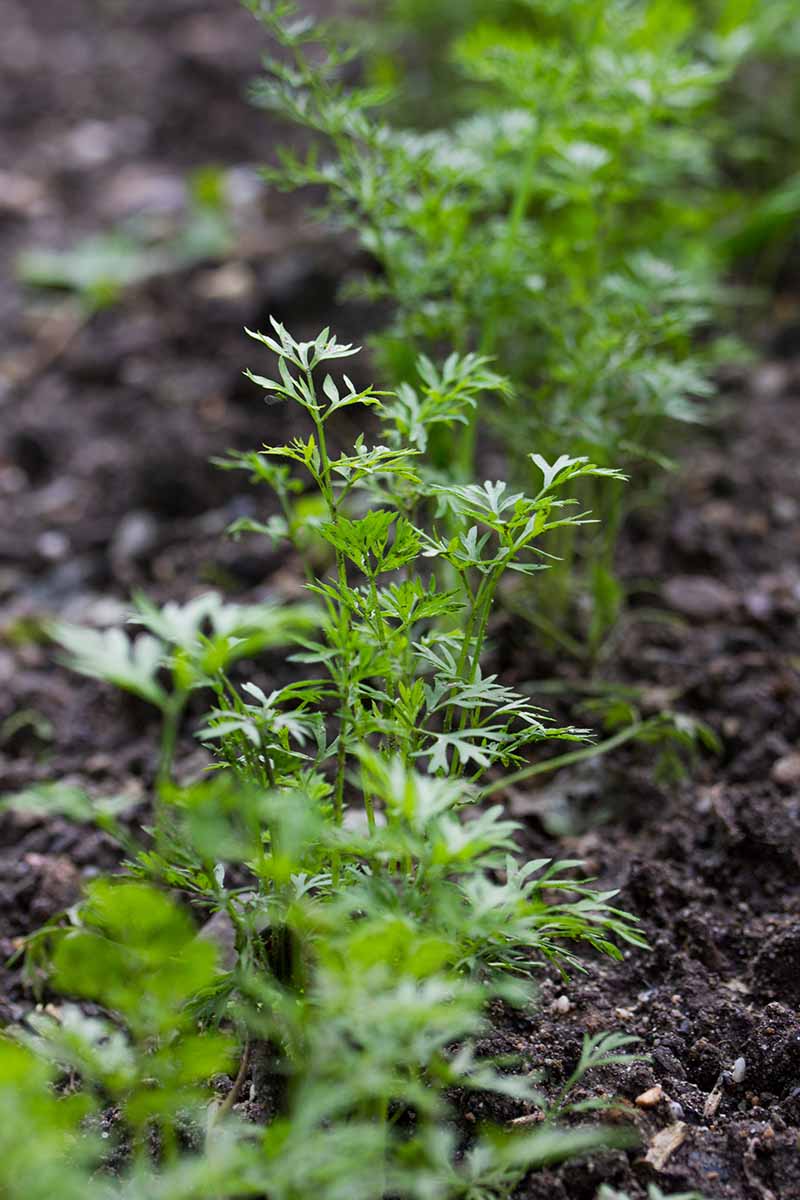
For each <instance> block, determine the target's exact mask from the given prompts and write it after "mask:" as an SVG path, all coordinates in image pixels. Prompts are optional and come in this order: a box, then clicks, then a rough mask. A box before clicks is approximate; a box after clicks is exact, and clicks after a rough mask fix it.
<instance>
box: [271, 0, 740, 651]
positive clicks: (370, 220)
mask: <svg viewBox="0 0 800 1200" xmlns="http://www.w3.org/2000/svg"><path fill="white" fill-rule="evenodd" d="M249 7H250V8H251V9H252V10H253V11H254V13H255V14H256V15H257V16H258V17H260V19H261V20H262V21H263V23H264V25H265V27H266V28H267V30H268V31H269V33H270V34H271V35H272V36H273V38H274V39H275V41H276V42H277V43H278V44H279V46H280V47H281V54H280V56H279V57H278V56H274V57H268V58H267V60H266V62H265V77H264V79H263V80H262V81H261V82H260V83H259V84H258V86H257V89H256V92H255V96H256V99H257V101H258V102H259V103H262V104H263V105H265V106H267V107H269V108H271V109H273V110H275V111H277V112H278V113H279V114H281V115H283V116H285V117H287V118H289V119H290V120H291V121H292V122H293V123H295V124H297V125H301V126H303V127H305V129H306V130H308V131H309V132H310V133H311V135H312V139H313V140H312V147H311V149H310V151H309V152H308V153H307V154H306V155H305V156H302V155H299V154H297V153H295V152H292V151H290V150H284V151H283V152H282V153H281V156H280V165H279V166H277V167H274V168H270V169H269V170H268V171H267V172H266V173H265V174H266V177H267V179H268V180H270V181H274V182H276V183H277V184H278V185H279V186H281V187H289V188H294V187H299V186H302V185H305V184H309V183H313V184H318V185H323V186H324V187H325V189H326V192H327V201H326V206H325V210H324V211H325V215H326V217H328V218H332V219H333V220H334V221H335V223H336V224H337V225H338V226H339V227H342V228H344V229H347V230H351V231H352V232H353V234H354V235H355V236H356V237H357V238H358V239H359V241H360V243H361V244H362V246H364V247H365V248H366V249H367V250H368V251H369V252H370V253H371V254H372V255H373V256H374V258H375V259H376V261H377V264H378V266H379V268H380V275H378V276H376V275H372V276H370V277H369V279H366V280H364V285H363V287H364V291H365V292H366V294H367V295H369V296H371V297H373V298H375V299H386V300H388V301H389V302H390V304H391V309H390V312H391V315H390V317H389V320H388V325H387V327H386V328H385V329H384V330H383V331H382V332H381V333H380V334H379V335H378V336H377V337H376V338H375V339H374V344H375V346H376V348H377V351H378V356H379V361H380V362H381V363H382V365H383V366H384V368H385V370H386V374H387V376H389V377H391V378H395V379H396V378H400V379H407V380H409V381H410V382H412V383H413V382H414V381H415V380H416V379H417V378H418V375H417V368H416V364H415V358H416V354H417V353H418V351H419V350H427V351H431V350H433V349H435V348H436V347H437V346H439V345H441V344H445V345H452V346H455V347H457V348H458V349H459V350H461V351H462V352H466V351H468V350H470V349H472V350H475V351H477V352H479V353H481V354H497V356H498V357H499V358H500V359H501V360H502V362H503V364H504V367H505V369H506V371H507V374H508V376H509V383H510V385H511V386H509V388H508V389H507V390H506V391H505V392H504V394H503V396H502V397H499V398H498V399H497V400H495V401H493V402H491V403H485V402H484V403H482V404H481V405H479V407H478V408H477V410H476V411H475V412H474V413H473V414H470V419H469V420H468V421H467V422H466V423H465V425H464V426H463V429H462V430H461V431H460V432H459V434H458V436H457V437H453V436H450V437H449V438H448V439H447V440H446V441H445V440H444V439H437V440H436V443H435V450H436V453H437V455H438V457H439V460H440V464H441V466H442V467H443V468H444V469H445V470H447V471H449V472H450V473H451V475H452V476H454V477H455V478H461V479H465V478H466V479H470V478H471V477H472V476H473V474H474V471H475V445H476V436H477V430H478V428H479V427H486V426H487V425H488V426H490V427H491V428H492V429H494V430H495V431H496V432H497V433H498V434H499V436H500V438H501V439H502V444H503V446H504V449H505V451H506V456H507V459H508V461H509V465H510V469H511V471H512V474H513V479H514V481H515V482H516V483H518V484H520V485H522V486H524V487H529V486H530V481H531V479H532V478H533V475H532V472H531V468H530V462H529V461H528V459H527V458H526V457H525V455H524V453H522V452H521V451H520V447H523V446H525V445H526V444H530V445H536V446H537V447H538V448H539V450H540V451H541V452H542V453H543V454H544V455H545V456H546V457H551V456H554V455H556V454H557V453H558V452H559V451H560V449H561V448H562V447H563V446H564V445H567V446H569V447H570V448H571V450H572V452H573V453H576V454H578V455H585V456H587V457H588V458H590V459H591V460H593V461H594V462H597V463H599V464H601V465H604V466H607V465H609V464H612V463H613V464H618V463H620V462H622V463H626V464H627V463H630V464H633V463H637V464H638V467H637V475H638V476H639V477H640V478H643V477H644V473H643V471H642V463H643V462H644V461H646V460H652V461H655V462H658V463H662V464H663V462H664V461H665V460H664V449H665V435H666V433H667V432H668V430H669V428H670V427H671V426H673V425H674V423H675V422H687V421H696V420H697V419H698V418H699V416H700V413H701V411H702V409H701V407H700V406H699V405H698V403H697V402H698V400H699V399H701V398H703V397H707V396H708V395H709V394H710V392H711V390H712V389H711V387H710V385H709V383H708V381H707V378H706V375H705V365H706V364H705V361H704V356H703V355H701V354H698V353H697V352H695V351H693V350H692V349H691V341H690V339H691V334H692V333H693V331H695V330H697V329H698V327H700V326H701V325H702V324H703V323H706V322H707V321H708V319H709V317H710V314H711V310H712V301H713V299H714V297H715V294H716V291H717V289H716V285H715V284H714V281H713V275H712V273H711V269H710V268H711V265H712V264H711V261H710V253H709V251H708V250H706V249H705V247H704V243H703V241H702V240H701V237H699V236H698V234H702V233H705V232H706V231H707V228H708V224H709V219H710V216H709V210H711V213H713V211H714V210H715V207H719V203H718V200H717V198H716V197H715V194H714V192H713V188H712V183H713V165H712V156H711V140H710V136H709V134H708V133H706V131H705V124H704V122H705V112H706V109H707V107H708V105H709V102H710V101H711V100H712V99H713V97H714V95H715V93H716V90H717V89H718V87H719V84H720V82H721V80H722V79H723V77H724V75H725V68H724V67H723V66H721V65H720V64H719V63H718V62H716V61H712V60H711V59H709V58H708V57H707V56H705V55H703V54H700V53H699V52H696V50H695V49H693V48H692V47H691V44H690V41H689V34H690V33H691V32H692V29H693V24H692V22H693V17H692V13H691V10H690V9H689V8H688V7H686V6H684V5H682V4H680V3H670V4H664V3H661V2H660V0H648V2H647V3H638V0H637V2H636V3H631V2H630V0H613V2H612V3H609V2H608V0H581V2H580V3H576V2H574V0H570V2H569V3H552V2H549V0H548V2H547V3H545V2H544V0H541V2H539V0H528V2H527V3H525V4H522V5H516V6H513V5H504V4H496V5H494V6H492V7H491V8H490V10H489V16H492V15H495V14H496V22H495V23H490V21H489V19H488V18H487V10H486V7H485V6H477V11H475V8H476V6H469V5H467V6H465V7H464V9H463V11H459V12H457V13H456V14H455V24H454V25H453V26H452V28H454V29H455V31H456V33H455V34H453V33H448V36H447V39H445V40H446V42H447V43H448V44H446V45H445V47H444V48H442V51H441V53H442V60H441V61H440V63H439V65H440V66H442V67H443V68H445V69H447V70H449V71H450V72H451V75H452V76H453V78H454V80H455V82H454V83H453V84H452V86H451V87H450V88H449V90H448V95H447V97H445V98H444V100H443V101H442V103H440V100H441V98H439V97H437V98H436V103H435V104H432V105H431V108H432V110H433V111H435V112H439V111H441V110H442V106H444V111H445V112H447V111H448V101H452V100H453V97H455V105H454V106H453V105H452V104H451V106H450V111H451V112H452V108H453V107H455V108H456V109H457V110H458V111H459V113H460V115H459V117H458V118H457V119H455V118H452V117H451V119H450V120H449V121H448V123H447V124H446V126H445V127H441V128H434V129H430V128H426V129H424V130H423V131H421V132H420V131H417V130H412V129H407V128H398V127H397V126H396V125H394V124H392V123H391V120H381V119H379V117H377V116H376V115H375V109H376V106H377V105H378V104H380V103H382V102H385V100H386V89H385V88H382V87H378V86H366V87H357V86H352V85H350V84H349V83H346V82H345V79H346V76H345V75H344V73H343V70H342V68H343V66H344V64H346V63H347V62H348V60H349V58H351V57H352V47H346V48H342V47H341V46H340V44H339V41H338V39H337V35H336V34H335V32H333V31H332V30H331V28H330V27H326V26H323V25H319V26H318V25H315V24H314V22H313V21H312V20H311V19H310V18H303V19H300V18H299V17H298V16H297V10H296V6H295V5H294V4H292V3H277V4H269V3H267V4H265V3H262V2H260V0H251V3H250V4H249ZM390 8H391V10H392V13H393V15H394V17H395V18H396V20H397V21H399V22H400V23H401V24H402V21H403V19H405V20H406V21H407V24H408V32H409V34H410V33H411V31H412V30H413V28H414V26H413V24H412V21H413V20H416V18H417V16H419V19H420V20H421V21H423V23H424V25H425V28H426V29H427V28H428V26H429V25H430V26H434V25H436V14H437V13H438V12H439V10H440V8H441V9H442V11H445V10H444V8H443V6H442V5H441V4H435V5H431V6H427V8H428V9H430V10H432V11H430V12H428V13H427V14H426V15H419V14H417V13H416V9H415V8H414V6H413V5H412V6H411V11H410V12H409V13H407V14H406V16H405V18H403V15H402V14H403V12H404V9H403V5H402V4H400V3H397V4H395V5H392V6H390ZM481 18H483V19H481ZM442 28H447V29H449V28H450V26H448V25H447V23H446V21H443V22H440V24H439V25H436V29H437V30H438V32H439V33H440V34H441V30H442ZM459 34H460V36H458V35H459ZM448 39H449V41H448ZM407 74H408V75H410V76H412V81H411V82H410V83H409V82H408V80H407V79H406V78H405V77H404V76H401V77H400V78H396V79H395V80H394V87H395V92H396V98H395V97H393V98H395V101H396V104H400V105H402V101H403V98H404V95H405V91H404V89H405V90H408V89H409V88H413V70H412V67H411V66H409V67H408V70H407ZM406 85H407V86H406ZM389 111H390V113H391V111H392V110H391V108H390V110H389ZM707 358H708V356H707V355H705V359H707ZM580 494H581V495H582V497H584V503H585V504H586V507H590V508H591V509H592V510H593V511H594V512H595V514H596V515H597V516H598V517H600V518H601V532H600V533H599V534H597V533H594V534H591V535H590V536H587V535H586V534H583V535H582V536H581V537H580V538H577V539H576V537H575V533H576V531H575V529H574V527H568V528H567V529H566V530H565V531H563V532H562V534H561V535H560V538H559V548H560V551H561V558H562V561H563V564H564V565H563V567H561V568H560V569H559V572H558V576H557V582H556V581H555V580H553V581H552V584H551V586H550V587H548V588H546V589H542V590H541V594H540V599H539V605H538V607H539V609H540V610H541V609H544V610H545V611H546V612H547V614H548V616H549V617H550V618H551V619H554V620H555V621H556V622H557V623H563V621H564V613H565V610H566V606H567V604H568V603H569V600H570V595H571V593H572V591H573V588H574V584H575V581H576V577H578V578H579V577H580V576H581V575H582V574H583V573H584V571H585V576H584V578H585V579H586V580H587V581H588V582H589V584H590V586H591V591H592V594H593V600H594V611H593V623H592V625H591V628H590V630H589V631H588V632H589V638H590V641H591V643H592V644H593V645H595V646H596V645H597V643H598V641H599V639H600V638H601V637H602V634H603V633H604V631H605V630H607V628H608V626H609V624H610V623H611V622H612V621H613V619H614V616H615V614H616V611H617V609H618V606H619V602H620V591H619V586H618V585H617V584H616V582H615V580H614V577H613V561H612V560H613V549H614V545H615V541H616V536H617V532H618V526H619V523H620V516H621V511H622V510H621V503H622V500H621V495H620V490H619V488H618V486H617V485H615V484H613V483H609V482H608V480H603V479H599V480H598V479H597V478H596V477H594V478H593V480H592V481H591V484H584V485H582V488H581V493H580Z"/></svg>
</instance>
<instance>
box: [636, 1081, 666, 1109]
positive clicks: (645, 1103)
mask: <svg viewBox="0 0 800 1200" xmlns="http://www.w3.org/2000/svg"><path fill="white" fill-rule="evenodd" d="M663 1099H664V1089H663V1088H662V1087H661V1084H659V1083H657V1084H656V1085H655V1087H651V1088H648V1089H647V1091H646V1092H642V1093H641V1095H639V1096H637V1097H636V1100H635V1103H636V1104H637V1105H638V1106H639V1108H655V1107H656V1105H657V1104H660V1103H661V1101H662V1100H663Z"/></svg>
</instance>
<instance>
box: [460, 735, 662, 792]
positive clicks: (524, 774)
mask: <svg viewBox="0 0 800 1200" xmlns="http://www.w3.org/2000/svg"><path fill="white" fill-rule="evenodd" d="M652 725H653V720H652V719H650V720H647V721H634V723H633V724H632V725H627V726H626V727H625V729H621V730H620V731H619V733H615V734H614V735H613V737H610V738H606V740H605V741H604V742H593V743H592V745H591V746H584V747H583V749H581V750H570V751H569V753H567V754H559V755H557V756H556V757H555V758H547V759H545V760H544V761H543V762H538V763H531V764H530V765H529V766H527V767H522V769H521V770H519V771H514V772H513V774H511V775H504V776H503V777H502V779H495V780H493V782H492V783H488V784H487V785H486V787H484V788H481V791H480V793H479V799H481V800H485V799H486V798H487V797H489V796H493V795H495V794H496V793H497V792H502V791H504V790H505V789H506V788H508V787H513V786H514V785H515V784H517V783H522V782H523V780H525V779H532V778H533V776H534V775H544V774H546V773H547V772H548V771H559V770H560V769H561V768H562V767H569V766H572V764H573V763H578V762H584V761H585V760H586V759H587V758H597V757H598V755H600V754H608V752H609V751H610V750H616V748H617V746H623V745H624V744H625V742H630V741H632V740H633V739H634V738H636V737H639V735H640V734H641V733H643V732H644V730H646V729H650V728H651V727H652Z"/></svg>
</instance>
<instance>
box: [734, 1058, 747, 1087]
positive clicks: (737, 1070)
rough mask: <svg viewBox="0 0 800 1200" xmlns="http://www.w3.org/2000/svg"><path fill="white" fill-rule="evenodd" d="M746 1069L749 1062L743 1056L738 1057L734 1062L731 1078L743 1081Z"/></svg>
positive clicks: (735, 1080) (736, 1081)
mask: <svg viewBox="0 0 800 1200" xmlns="http://www.w3.org/2000/svg"><path fill="white" fill-rule="evenodd" d="M746 1070H747V1063H746V1062H745V1060H744V1059H743V1058H737V1060H736V1062H735V1063H734V1064H733V1070H732V1071H731V1079H732V1080H733V1082H734V1083H741V1082H742V1080H743V1079H744V1076H745V1072H746Z"/></svg>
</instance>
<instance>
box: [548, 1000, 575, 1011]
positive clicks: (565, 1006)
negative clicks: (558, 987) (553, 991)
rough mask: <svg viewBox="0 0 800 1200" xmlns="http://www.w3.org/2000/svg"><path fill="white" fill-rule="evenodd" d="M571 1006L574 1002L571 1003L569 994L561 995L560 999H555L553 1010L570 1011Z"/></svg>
mask: <svg viewBox="0 0 800 1200" xmlns="http://www.w3.org/2000/svg"><path fill="white" fill-rule="evenodd" d="M571 1008H572V1004H571V1003H570V999H569V997H568V996H559V997H558V999H557V1000H554V1001H553V1004H552V1009H553V1012H557V1013H561V1014H566V1013H568V1012H569V1010H570V1009H571Z"/></svg>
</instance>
